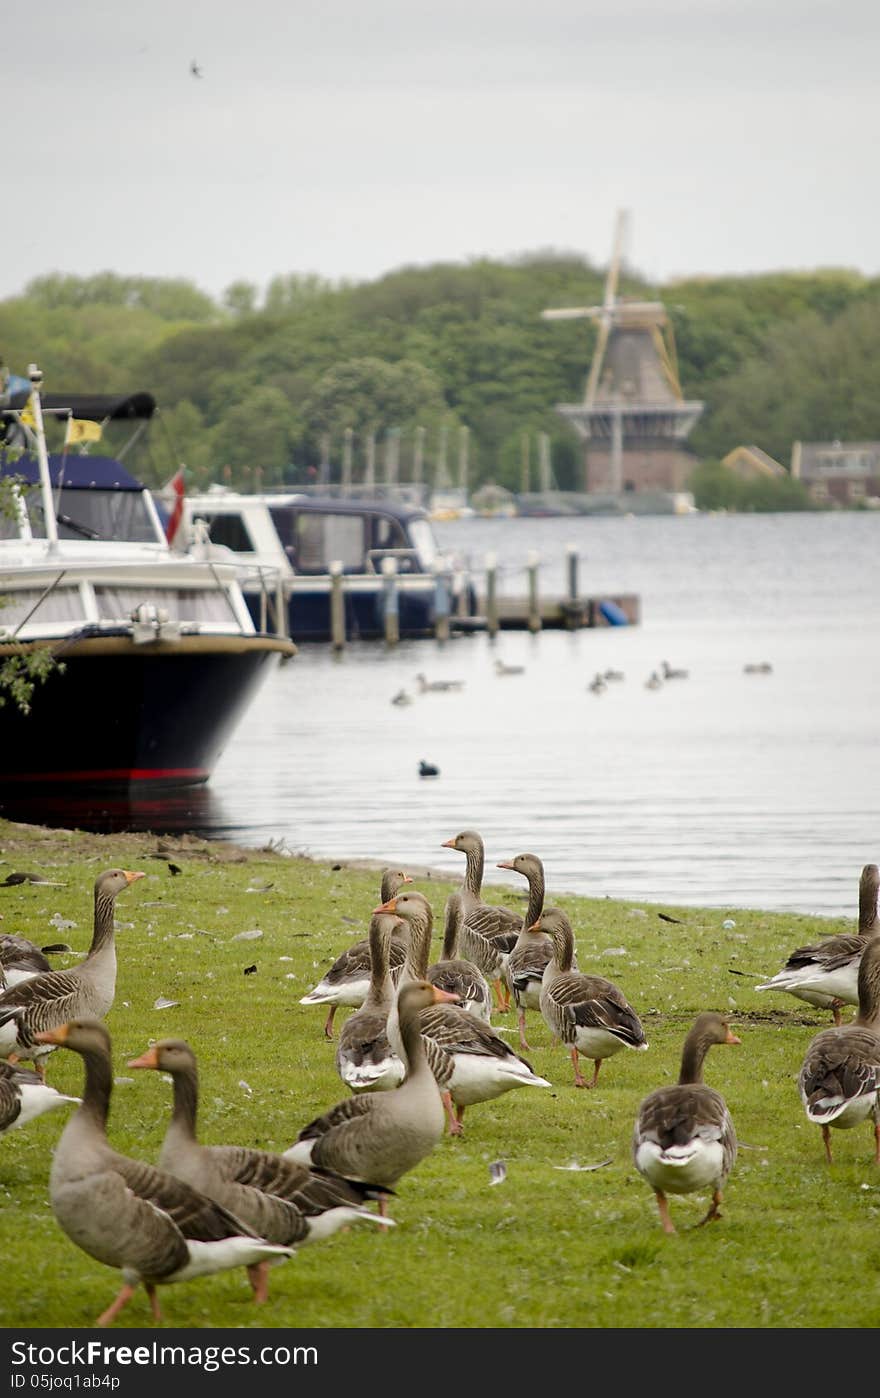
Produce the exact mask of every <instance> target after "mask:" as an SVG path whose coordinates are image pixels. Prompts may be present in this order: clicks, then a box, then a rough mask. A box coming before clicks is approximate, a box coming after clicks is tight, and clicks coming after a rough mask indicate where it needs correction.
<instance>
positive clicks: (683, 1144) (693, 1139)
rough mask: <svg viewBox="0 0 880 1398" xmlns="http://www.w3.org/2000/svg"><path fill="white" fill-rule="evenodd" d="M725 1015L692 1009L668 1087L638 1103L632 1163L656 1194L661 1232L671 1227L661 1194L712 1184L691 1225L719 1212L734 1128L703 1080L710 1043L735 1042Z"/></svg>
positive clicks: (733, 1157)
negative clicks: (693, 1015)
mask: <svg viewBox="0 0 880 1398" xmlns="http://www.w3.org/2000/svg"><path fill="white" fill-rule="evenodd" d="M740 1042H741V1041H740V1040H739V1039H738V1038H737V1036H736V1035H735V1034H734V1033H733V1031H732V1030H731V1028H730V1021H729V1019H728V1018H727V1017H726V1016H725V1015H720V1014H715V1012H714V1011H712V1010H707V1011H706V1012H705V1013H704V1014H701V1015H698V1016H697V1018H696V1020H695V1021H694V1026H693V1028H692V1029H691V1031H690V1033H689V1034H688V1036H687V1038H686V1039H685V1041H684V1050H683V1052H682V1055H681V1070H680V1072H679V1075H678V1083H677V1084H676V1086H674V1087H658V1088H656V1089H655V1091H654V1092H649V1093H648V1095H647V1097H645V1098H644V1099H643V1101H642V1104H641V1106H640V1107H639V1112H638V1116H637V1117H636V1123H635V1127H634V1129H633V1138H632V1157H633V1163H634V1164H635V1167H636V1169H637V1170H638V1172H639V1174H640V1175H641V1176H642V1177H643V1179H646V1180H647V1181H648V1184H649V1185H650V1186H651V1188H652V1189H653V1191H654V1194H655V1196H656V1199H657V1208H658V1210H659V1212H660V1222H661V1223H662V1224H663V1231H664V1233H674V1232H675V1225H674V1223H673V1222H672V1219H671V1218H670V1216H669V1205H668V1203H667V1201H666V1195H667V1194H692V1193H693V1192H694V1191H695V1190H697V1189H708V1188H710V1187H711V1189H712V1203H711V1204H710V1206H709V1211H708V1213H707V1214H706V1216H705V1218H702V1219H700V1223H699V1224H698V1225H697V1226H698V1227H700V1226H701V1225H702V1224H704V1223H711V1222H713V1221H714V1220H715V1219H716V1218H720V1217H721V1213H720V1209H721V1191H722V1189H723V1188H724V1184H725V1182H726V1180H727V1177H728V1175H729V1174H730V1172H731V1170H732V1169H733V1163H734V1161H735V1160H736V1132H735V1131H734V1129H733V1121H732V1120H731V1116H730V1112H729V1111H728V1110H727V1105H726V1103H725V1101H724V1098H723V1097H722V1096H721V1093H720V1092H716V1091H715V1089H714V1088H712V1087H707V1086H706V1084H705V1083H704V1082H703V1063H704V1062H705V1058H706V1054H707V1053H708V1052H709V1049H710V1048H711V1047H712V1045H713V1044H738V1043H740Z"/></svg>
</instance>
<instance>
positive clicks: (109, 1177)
mask: <svg viewBox="0 0 880 1398" xmlns="http://www.w3.org/2000/svg"><path fill="white" fill-rule="evenodd" d="M35 1038H36V1040H37V1042H38V1043H41V1044H51V1045H52V1047H55V1048H58V1047H63V1048H67V1049H72V1050H73V1052H74V1053H78V1054H80V1056H81V1057H82V1059H83V1062H84V1065H85V1089H84V1091H83V1097H82V1103H81V1105H80V1106H79V1107H78V1108H77V1110H76V1111H75V1112H74V1114H73V1116H72V1117H71V1118H70V1120H69V1121H68V1123H67V1125H66V1126H65V1128H64V1130H63V1132H62V1133H61V1139H60V1140H59V1142H58V1145H57V1146H56V1148H55V1153H54V1155H53V1157H52V1169H51V1172H50V1175H49V1198H50V1200H51V1203H52V1212H53V1213H54V1215H55V1218H56V1219H57V1221H58V1223H59V1225H60V1226H61V1228H62V1229H63V1230H64V1232H65V1233H66V1234H67V1236H68V1237H69V1238H70V1239H71V1241H72V1242H74V1243H76V1245H77V1247H79V1248H82V1250H83V1252H85V1253H88V1255H89V1256H90V1257H94V1258H95V1259H96V1260H97V1261H98V1262H103V1263H105V1264H106V1266H108V1267H118V1268H119V1269H120V1271H121V1272H122V1277H123V1286H122V1289H121V1290H120V1291H119V1293H118V1294H117V1296H116V1298H115V1300H114V1301H113V1302H112V1303H111V1304H110V1305H109V1306H108V1307H107V1309H106V1310H105V1311H103V1312H102V1314H101V1315H99V1316H98V1319H97V1320H96V1321H95V1324H96V1325H97V1326H105V1325H110V1324H111V1322H112V1321H114V1320H115V1319H116V1317H117V1316H118V1314H119V1312H120V1311H121V1310H122V1308H123V1306H124V1305H125V1304H126V1302H127V1301H129V1300H130V1299H131V1297H132V1296H133V1295H134V1293H135V1291H136V1289H137V1286H138V1283H139V1282H143V1283H144V1286H145V1287H146V1291H147V1295H148V1296H149V1298H150V1306H151V1309H152V1312H153V1318H154V1319H155V1320H156V1321H160V1320H161V1319H162V1315H161V1312H160V1310H159V1302H158V1297H157V1295H156V1287H157V1286H159V1285H160V1284H162V1283H165V1282H176V1281H189V1280H190V1279H191V1278H193V1277H200V1276H207V1275H208V1274H209V1273H211V1272H219V1271H224V1270H226V1269H228V1268H230V1267H246V1268H247V1269H248V1278H249V1280H250V1283H251V1286H252V1288H253V1289H254V1292H255V1294H256V1287H257V1283H258V1280H259V1279H258V1275H257V1271H258V1268H259V1266H260V1264H261V1263H262V1262H266V1261H268V1260H270V1259H272V1258H282V1257H290V1256H291V1253H292V1249H291V1248H289V1247H282V1246H280V1245H278V1244H276V1243H269V1242H267V1241H266V1240H265V1239H264V1238H259V1237H257V1236H256V1235H254V1234H253V1233H252V1232H251V1230H250V1229H249V1228H248V1227H247V1225H246V1224H244V1223H242V1222H241V1221H240V1220H239V1219H237V1218H234V1217H233V1216H232V1214H230V1213H228V1212H227V1210H226V1209H224V1208H222V1207H221V1206H220V1205H219V1204H216V1203H214V1201H213V1200H212V1199H208V1198H207V1197H206V1196H205V1195H203V1194H200V1193H199V1192H198V1190H195V1189H193V1188H192V1187H191V1186H190V1185H188V1184H185V1183H184V1182H183V1181H182V1180H178V1179H175V1178H174V1176H173V1175H169V1174H167V1173H166V1172H165V1171H164V1170H157V1169H155V1168H154V1167H153V1166H152V1165H147V1164H145V1163H144V1162H143V1161H140V1160H132V1159H131V1158H130V1157H129V1156H126V1155H121V1154H120V1153H119V1152H118V1151H115V1150H114V1149H113V1147H112V1146H111V1145H110V1142H109V1141H108V1139H107V1116H108V1114H109V1110H110V1095H111V1092H112V1088H113V1067H112V1061H111V1046H110V1035H109V1034H108V1032H107V1029H106V1026H105V1025H104V1024H102V1023H101V1021H100V1020H97V1019H79V1020H74V1021H72V1022H71V1023H70V1024H62V1025H57V1026H56V1027H55V1028H52V1029H46V1030H43V1031H41V1032H38V1033H37V1034H36V1035H35Z"/></svg>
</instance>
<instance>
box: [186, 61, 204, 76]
mask: <svg viewBox="0 0 880 1398" xmlns="http://www.w3.org/2000/svg"><path fill="white" fill-rule="evenodd" d="M189 71H190V72H191V73H192V75H193V77H194V78H200V77H201V76H202V70H201V68H200V67H199V65H198V63H196V60H195V59H193V60H192V62H191V63H190V65H189Z"/></svg>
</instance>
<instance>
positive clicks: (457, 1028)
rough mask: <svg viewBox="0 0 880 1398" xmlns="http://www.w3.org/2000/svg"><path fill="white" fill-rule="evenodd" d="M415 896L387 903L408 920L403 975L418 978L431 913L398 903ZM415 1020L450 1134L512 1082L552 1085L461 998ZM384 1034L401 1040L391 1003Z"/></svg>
mask: <svg viewBox="0 0 880 1398" xmlns="http://www.w3.org/2000/svg"><path fill="white" fill-rule="evenodd" d="M417 896H418V897H420V896H421V895H415V894H412V893H410V894H400V895H398V897H397V898H392V899H391V903H389V904H388V905H386V906H387V907H389V908H390V907H391V905H392V904H397V905H398V910H399V911H401V912H403V915H404V916H405V917H407V918H408V920H409V924H410V938H409V953H408V956H407V963H406V966H405V967H404V972H403V975H404V978H406V979H407V980H409V979H410V978H416V980H417V981H418V980H424V979H425V978H426V977H427V976H430V971H428V969H427V966H428V956H429V951H430V940H431V923H430V919H429V918H428V917H427V916H425V914H424V912H423V911H422V910H420V909H419V907H418V905H417V904H415V903H411V905H410V908H409V910H408V911H407V910H405V909H400V908H399V905H400V903H401V901H402V900H403V899H404V898H406V899H410V900H412V899H414V898H416V897H417ZM423 901H426V900H423ZM443 964H444V963H443V962H442V961H441V962H438V963H437V966H436V967H435V968H433V969H435V970H442V968H443ZM455 998H457V997H453V999H455ZM419 1024H420V1027H421V1033H422V1038H423V1040H424V1047H425V1053H426V1054H427V1059H428V1064H429V1066H430V1069H431V1071H432V1073H433V1074H434V1077H435V1079H436V1081H437V1086H438V1087H439V1089H440V1093H441V1097H442V1100H443V1106H444V1108H445V1110H446V1115H447V1120H448V1123H449V1131H450V1134H451V1135H453V1136H459V1135H461V1132H462V1119H463V1117H464V1113H465V1108H466V1107H469V1106H472V1105H474V1103H476V1102H489V1101H491V1100H492V1099H493V1098H495V1097H500V1096H501V1095H502V1093H504V1092H510V1091H511V1089H513V1088H515V1087H549V1086H550V1084H549V1082H547V1080H546V1078H539V1077H538V1075H537V1074H536V1073H535V1071H534V1070H533V1068H532V1066H531V1064H530V1063H527V1062H526V1060H525V1059H524V1058H520V1056H519V1055H518V1054H516V1053H514V1051H513V1049H512V1048H510V1046H509V1045H508V1044H506V1043H505V1042H504V1040H503V1039H502V1038H501V1037H500V1035H498V1034H496V1033H495V1032H494V1030H492V1029H490V1027H489V1025H488V1024H486V1023H485V1021H483V1020H482V1019H479V1018H477V1017H476V1016H475V1015H472V1014H468V1012H467V1010H465V1009H464V1008H463V1006H462V1005H460V1004H441V1005H429V1006H428V1008H427V1009H424V1010H422V1012H421V1014H420V1015H419ZM388 1038H389V1039H390V1041H391V1044H392V1046H397V1045H398V1044H399V1041H400V1028H399V1024H398V1022H397V1015H396V1013H395V1010H393V1009H392V1011H391V1014H390V1015H389V1016H388Z"/></svg>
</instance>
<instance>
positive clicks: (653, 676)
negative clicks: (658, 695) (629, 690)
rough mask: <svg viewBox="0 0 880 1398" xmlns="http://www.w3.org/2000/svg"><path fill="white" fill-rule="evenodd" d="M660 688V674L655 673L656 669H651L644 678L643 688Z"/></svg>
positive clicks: (661, 683) (661, 685)
mask: <svg viewBox="0 0 880 1398" xmlns="http://www.w3.org/2000/svg"><path fill="white" fill-rule="evenodd" d="M662 688H663V681H662V680H661V678H660V676H659V675H658V674H657V671H656V670H652V671H651V673H650V675H649V676H648V678H647V679H646V680H645V689H662Z"/></svg>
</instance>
